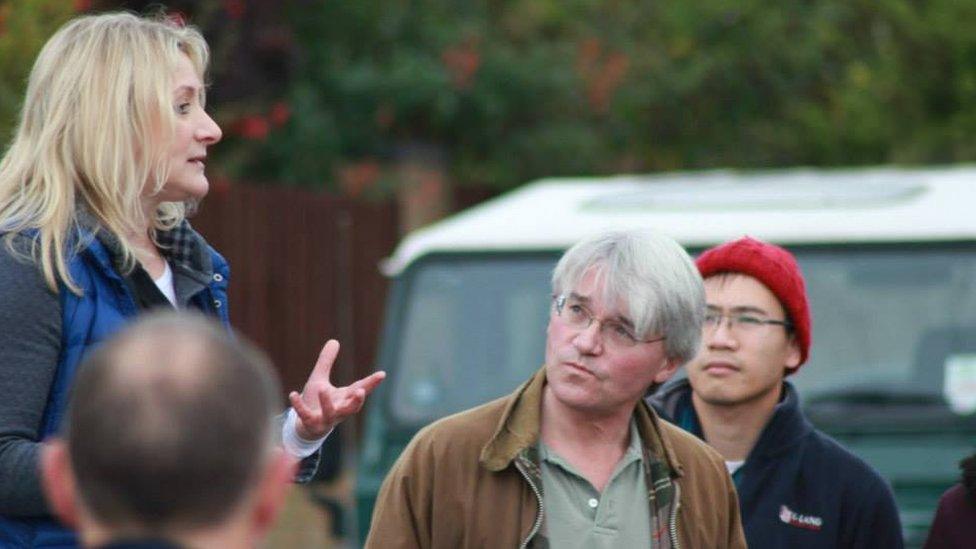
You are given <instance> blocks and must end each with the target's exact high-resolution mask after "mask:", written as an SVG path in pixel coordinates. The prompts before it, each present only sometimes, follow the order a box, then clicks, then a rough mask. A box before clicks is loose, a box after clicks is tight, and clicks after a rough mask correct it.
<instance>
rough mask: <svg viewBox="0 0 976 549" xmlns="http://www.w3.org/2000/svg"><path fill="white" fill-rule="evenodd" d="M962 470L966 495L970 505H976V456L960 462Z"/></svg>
mask: <svg viewBox="0 0 976 549" xmlns="http://www.w3.org/2000/svg"><path fill="white" fill-rule="evenodd" d="M959 468H960V469H962V485H963V487H965V488H966V495H967V496H968V497H969V501H970V503H972V504H973V505H976V454H973V455H971V456H969V457H967V458H966V459H964V460H962V461H960V462H959Z"/></svg>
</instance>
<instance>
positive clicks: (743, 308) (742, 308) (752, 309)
mask: <svg viewBox="0 0 976 549" xmlns="http://www.w3.org/2000/svg"><path fill="white" fill-rule="evenodd" d="M706 308H707V309H708V310H709V311H711V312H718V313H721V312H724V310H723V309H722V308H721V307H718V306H716V305H706ZM729 312H730V313H732V314H742V313H755V314H760V315H764V316H770V315H769V313H768V312H767V311H766V310H765V309H762V308H761V307H756V306H754V305H738V306H736V307H732V308H731V309H729Z"/></svg>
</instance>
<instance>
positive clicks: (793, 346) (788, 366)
mask: <svg viewBox="0 0 976 549" xmlns="http://www.w3.org/2000/svg"><path fill="white" fill-rule="evenodd" d="M788 345H789V346H788V347H787V349H786V362H785V363H784V365H785V370H786V374H787V375H789V374H793V373H796V369H797V368H799V367H800V345H799V344H798V343H797V342H796V335H791V336H790V341H789V343H788Z"/></svg>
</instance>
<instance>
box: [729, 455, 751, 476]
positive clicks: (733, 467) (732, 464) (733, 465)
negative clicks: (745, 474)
mask: <svg viewBox="0 0 976 549" xmlns="http://www.w3.org/2000/svg"><path fill="white" fill-rule="evenodd" d="M745 462H746V460H744V459H743V460H740V461H726V462H725V468H726V469H728V470H729V475H730V476H731V475H734V474H735V472H736V471H738V470H739V468H740V467H742V466H743V465H744V464H745Z"/></svg>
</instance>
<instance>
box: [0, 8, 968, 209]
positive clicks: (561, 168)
mask: <svg viewBox="0 0 976 549" xmlns="http://www.w3.org/2000/svg"><path fill="white" fill-rule="evenodd" d="M173 1H174V2H175V1H176V0H173ZM0 2H3V0H0ZM78 3H79V2H78V1H77V0H76V2H75V4H76V5H77V4H78ZM81 3H82V4H86V3H85V2H81ZM67 4H70V3H67ZM11 5H12V6H15V8H11V7H10V6H11ZM261 6H266V4H262V3H258V2H249V1H245V0H233V1H231V0H221V1H220V2H217V1H216V0H201V1H197V2H193V1H189V0H186V1H184V0H180V1H179V2H177V5H175V6H171V7H176V8H178V9H181V10H187V11H188V12H189V13H190V14H191V15H192V16H193V17H192V18H191V21H193V22H194V23H197V24H201V26H202V27H203V28H204V31H205V32H207V34H208V38H209V39H210V41H211V45H212V46H213V49H214V69H215V70H214V79H215V81H216V85H215V86H214V93H213V98H214V101H213V107H214V108H215V109H216V110H215V111H214V112H215V117H216V119H217V120H218V121H219V122H220V123H221V124H222V126H223V127H224V130H225V142H224V143H222V144H221V145H220V146H219V147H217V149H216V150H215V155H214V162H213V163H212V164H214V165H215V168H217V171H218V175H227V176H230V177H232V178H234V179H249V180H266V181H272V182H283V183H285V184H296V185H314V186H322V185H325V186H333V187H339V188H342V189H344V190H345V191H346V192H349V193H352V194H357V193H361V192H385V191H386V190H388V189H389V187H390V185H393V184H395V183H396V182H395V178H394V177H393V174H394V173H395V171H394V170H393V166H394V165H395V164H396V162H397V160H398V159H399V158H401V157H403V156H405V155H410V154H414V152H416V151H418V150H419V151H426V152H425V153H424V154H426V155H427V156H429V157H431V158H434V159H437V160H439V161H442V162H443V163H444V165H445V167H446V169H447V171H448V172H449V174H450V176H451V179H452V180H453V181H455V182H457V183H458V184H475V185H489V186H495V187H497V188H507V187H511V186H514V185H518V184H520V183H522V182H525V181H527V180H530V179H534V178H538V177H543V176H548V175H568V174H573V175H585V174H601V173H614V172H621V171H631V172H645V171H656V170H671V169H689V168H709V167H765V166H790V165H854V164H877V163H913V164H914V163H939V162H958V161H976V139H973V138H972V136H973V135H974V134H976V33H973V32H972V29H973V28H976V3H973V2H956V1H954V0H930V1H928V2H918V1H917V0H872V1H867V0H816V1H811V0H780V1H776V2H773V1H771V0H735V1H733V0H695V1H694V2H660V1H654V0H484V1H481V2H470V1H466V0H356V1H326V2H321V1H317V0H291V1H290V2H285V3H282V4H281V6H280V9H279V8H277V7H276V8H272V9H269V8H261ZM261 10H263V11H261ZM70 11H71V9H70V5H68V6H67V7H66V3H65V2H60V1H58V0H13V2H12V3H10V2H9V1H8V2H7V3H0V71H2V72H0V133H3V134H5V133H6V132H9V128H10V121H11V120H12V118H13V112H14V110H15V108H16V105H17V103H19V100H20V97H21V93H22V83H23V80H24V78H25V76H26V71H27V68H28V67H29V63H30V62H31V61H32V60H33V57H34V55H35V53H36V50H37V49H38V48H39V47H40V45H41V43H42V41H43V40H44V38H46V36H48V35H49V34H50V33H51V32H52V31H53V29H54V27H55V26H57V24H60V22H61V21H63V19H64V17H66V16H67V15H68V12H70ZM269 14H270V15H273V17H270V15H269ZM249 16H250V17H252V18H254V19H253V20H251V22H250V23H247V21H248V19H247V18H248V17H249ZM269 17H270V18H269ZM270 19H274V20H270ZM208 21H209V22H210V23H209V26H208V23H207V22H208ZM211 27H212V28H211ZM271 28H273V29H274V31H273V32H270V31H268V30H267V29H271ZM208 29H209V30H214V32H208ZM228 29H230V30H228ZM269 37H270V38H269ZM268 43H271V44H273V45H274V47H273V48H272V49H270V50H267V51H264V53H262V51H263V50H262V49H261V48H263V47H265V46H263V44H268ZM245 46H246V47H247V48H250V49H246V50H243V53H241V52H239V51H237V49H235V48H238V49H239V48H241V47H245ZM275 48H277V49H275ZM279 51H281V52H285V54H284V55H281V54H280V53H279ZM235 52H236V53H235ZM268 59H272V60H277V61H272V62H270V63H269V62H268V61H267V60H268ZM276 62H277V65H276V64H275V63H276ZM249 67H265V68H267V67H271V68H272V69H273V70H274V71H277V70H279V69H281V67H284V69H281V71H282V72H281V74H283V75H284V77H282V78H280V79H276V78H275V77H268V74H278V73H276V72H273V71H272V72H271V73H268V72H264V73H262V72H260V71H258V72H256V73H253V74H251V73H248V72H247V70H248V68H249ZM261 70H264V69H261ZM262 81H263V82H264V83H266V84H267V85H266V86H264V87H261V88H259V89H258V88H257V87H255V88H247V85H248V82H250V83H252V84H253V83H254V82H262ZM222 86H223V87H222ZM430 151H434V152H433V153H431V152H430Z"/></svg>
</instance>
